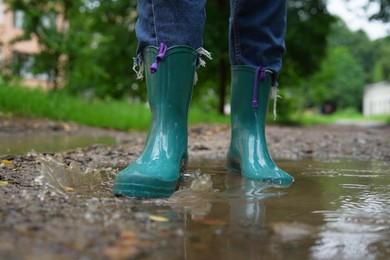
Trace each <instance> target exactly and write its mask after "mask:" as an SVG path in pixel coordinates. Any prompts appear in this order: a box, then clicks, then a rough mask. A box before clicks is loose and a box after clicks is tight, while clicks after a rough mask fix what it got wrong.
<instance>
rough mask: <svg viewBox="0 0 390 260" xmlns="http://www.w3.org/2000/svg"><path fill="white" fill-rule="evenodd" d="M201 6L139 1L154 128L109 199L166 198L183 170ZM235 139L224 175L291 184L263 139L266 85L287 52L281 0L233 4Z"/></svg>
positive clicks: (141, 56) (140, 55) (201, 1)
mask: <svg viewBox="0 0 390 260" xmlns="http://www.w3.org/2000/svg"><path fill="white" fill-rule="evenodd" d="M205 4H206V0H198V1H177V0H154V1H151V0H145V1H138V6H137V9H138V20H137V23H136V34H137V38H138V48H137V58H136V65H139V68H140V70H139V71H138V77H139V78H140V77H142V73H143V71H145V77H146V84H147V91H148V99H149V104H150V108H151V112H152V122H151V127H150V129H149V133H148V137H147V140H146V144H145V148H144V150H143V152H142V153H141V155H140V157H139V158H138V159H137V160H136V161H135V162H133V163H132V164H130V165H129V166H128V167H127V168H126V169H124V170H123V171H121V172H120V173H118V174H117V176H116V179H115V184H114V189H113V193H114V194H115V195H126V196H132V197H139V198H146V197H168V196H170V195H171V194H172V193H173V192H174V190H175V187H176V185H177V182H178V180H179V177H180V173H181V172H183V171H185V167H186V164H187V159H188V154H187V138H188V137H187V136H188V134H187V118H188V109H189V105H190V102H191V96H192V88H193V84H194V82H195V69H196V67H198V66H200V65H204V61H203V60H202V59H201V57H202V56H204V55H206V56H209V53H208V52H207V51H205V50H204V49H203V48H202V45H203V39H202V35H203V27H204V23H205ZM230 7H231V16H230V35H229V46H230V50H229V55H230V62H231V65H232V93H231V94H232V95H231V98H232V100H231V108H232V121H231V123H232V140H231V144H230V147H229V151H228V155H227V165H228V169H230V170H232V171H239V172H241V173H242V175H243V176H244V177H245V178H247V179H251V180H258V181H266V182H271V183H280V184H282V183H283V184H286V183H287V184H288V183H291V182H292V181H293V178H292V177H291V176H290V175H289V174H287V173H286V172H284V171H283V170H281V169H280V168H278V167H277V166H276V165H275V163H274V162H273V161H272V159H271V157H270V155H269V153H268V149H267V145H266V140H265V131H264V128H265V117H266V114H267V108H268V99H269V94H270V90H271V86H273V87H274V90H275V93H276V85H277V83H276V80H277V76H278V73H279V71H280V69H281V63H282V56H283V53H284V51H285V46H284V37H285V29H286V1H285V0H281V1H266V0H258V1H253V0H252V1H250V0H241V1H233V0H231V3H230Z"/></svg>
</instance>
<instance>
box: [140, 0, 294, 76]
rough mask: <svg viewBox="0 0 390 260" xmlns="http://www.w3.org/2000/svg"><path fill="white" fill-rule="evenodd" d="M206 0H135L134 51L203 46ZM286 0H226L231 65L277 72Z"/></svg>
mask: <svg viewBox="0 0 390 260" xmlns="http://www.w3.org/2000/svg"><path fill="white" fill-rule="evenodd" d="M205 5H206V0H139V1H138V7H137V8H138V15H139V16H138V20H137V23H136V34H137V38H138V42H139V43H138V49H137V53H138V54H139V53H141V52H142V50H143V49H144V48H145V47H146V46H149V45H153V46H156V47H158V46H159V44H160V43H161V42H162V43H164V44H166V45H167V46H168V47H170V46H174V45H187V46H191V47H193V48H194V49H198V48H200V47H202V45H203V39H202V38H203V27H204V24H205V20H206V13H205ZM286 5H287V4H286V0H276V1H273V0H230V9H231V12H230V20H229V28H230V29H229V30H230V35H229V55H230V62H231V64H232V65H248V66H253V67H258V66H262V67H265V68H266V69H268V70H271V71H273V72H275V73H276V74H278V73H279V71H280V69H281V66H282V56H283V53H284V51H285V44H284V37H285V33H286V9H287V7H286Z"/></svg>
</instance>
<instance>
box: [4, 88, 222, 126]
mask: <svg viewBox="0 0 390 260" xmlns="http://www.w3.org/2000/svg"><path fill="white" fill-rule="evenodd" d="M0 111H1V112H5V113H11V114H13V115H19V116H27V117H36V118H49V119H53V120H62V121H72V122H77V123H81V124H85V125H91V126H97V127H105V128H114V129H120V130H129V129H139V130H146V129H148V127H149V123H150V119H151V114H150V111H149V108H148V107H147V106H146V105H145V104H141V103H138V104H134V103H129V102H127V101H125V100H119V101H118V100H110V101H104V100H93V101H87V100H84V99H81V98H76V97H73V96H70V95H68V94H66V93H65V92H63V91H52V92H44V91H42V90H39V89H27V88H23V87H18V86H8V85H4V84H3V85H0ZM189 122H190V123H191V124H196V123H201V122H218V123H228V122H229V118H228V117H224V116H220V115H218V114H215V113H205V112H202V110H201V109H199V108H197V107H196V106H193V107H192V108H191V112H190V115H189Z"/></svg>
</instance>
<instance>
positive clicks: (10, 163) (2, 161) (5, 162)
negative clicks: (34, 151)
mask: <svg viewBox="0 0 390 260" xmlns="http://www.w3.org/2000/svg"><path fill="white" fill-rule="evenodd" d="M1 163H2V164H4V165H7V166H14V163H13V162H12V161H9V160H1Z"/></svg>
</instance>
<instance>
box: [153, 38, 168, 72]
mask: <svg viewBox="0 0 390 260" xmlns="http://www.w3.org/2000/svg"><path fill="white" fill-rule="evenodd" d="M167 51H168V47H167V46H166V45H165V44H164V43H160V48H159V49H158V54H157V56H156V60H155V61H154V62H153V64H152V66H150V73H155V72H156V71H157V67H158V63H159V62H160V61H163V60H164V59H165V55H166V54H167Z"/></svg>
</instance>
